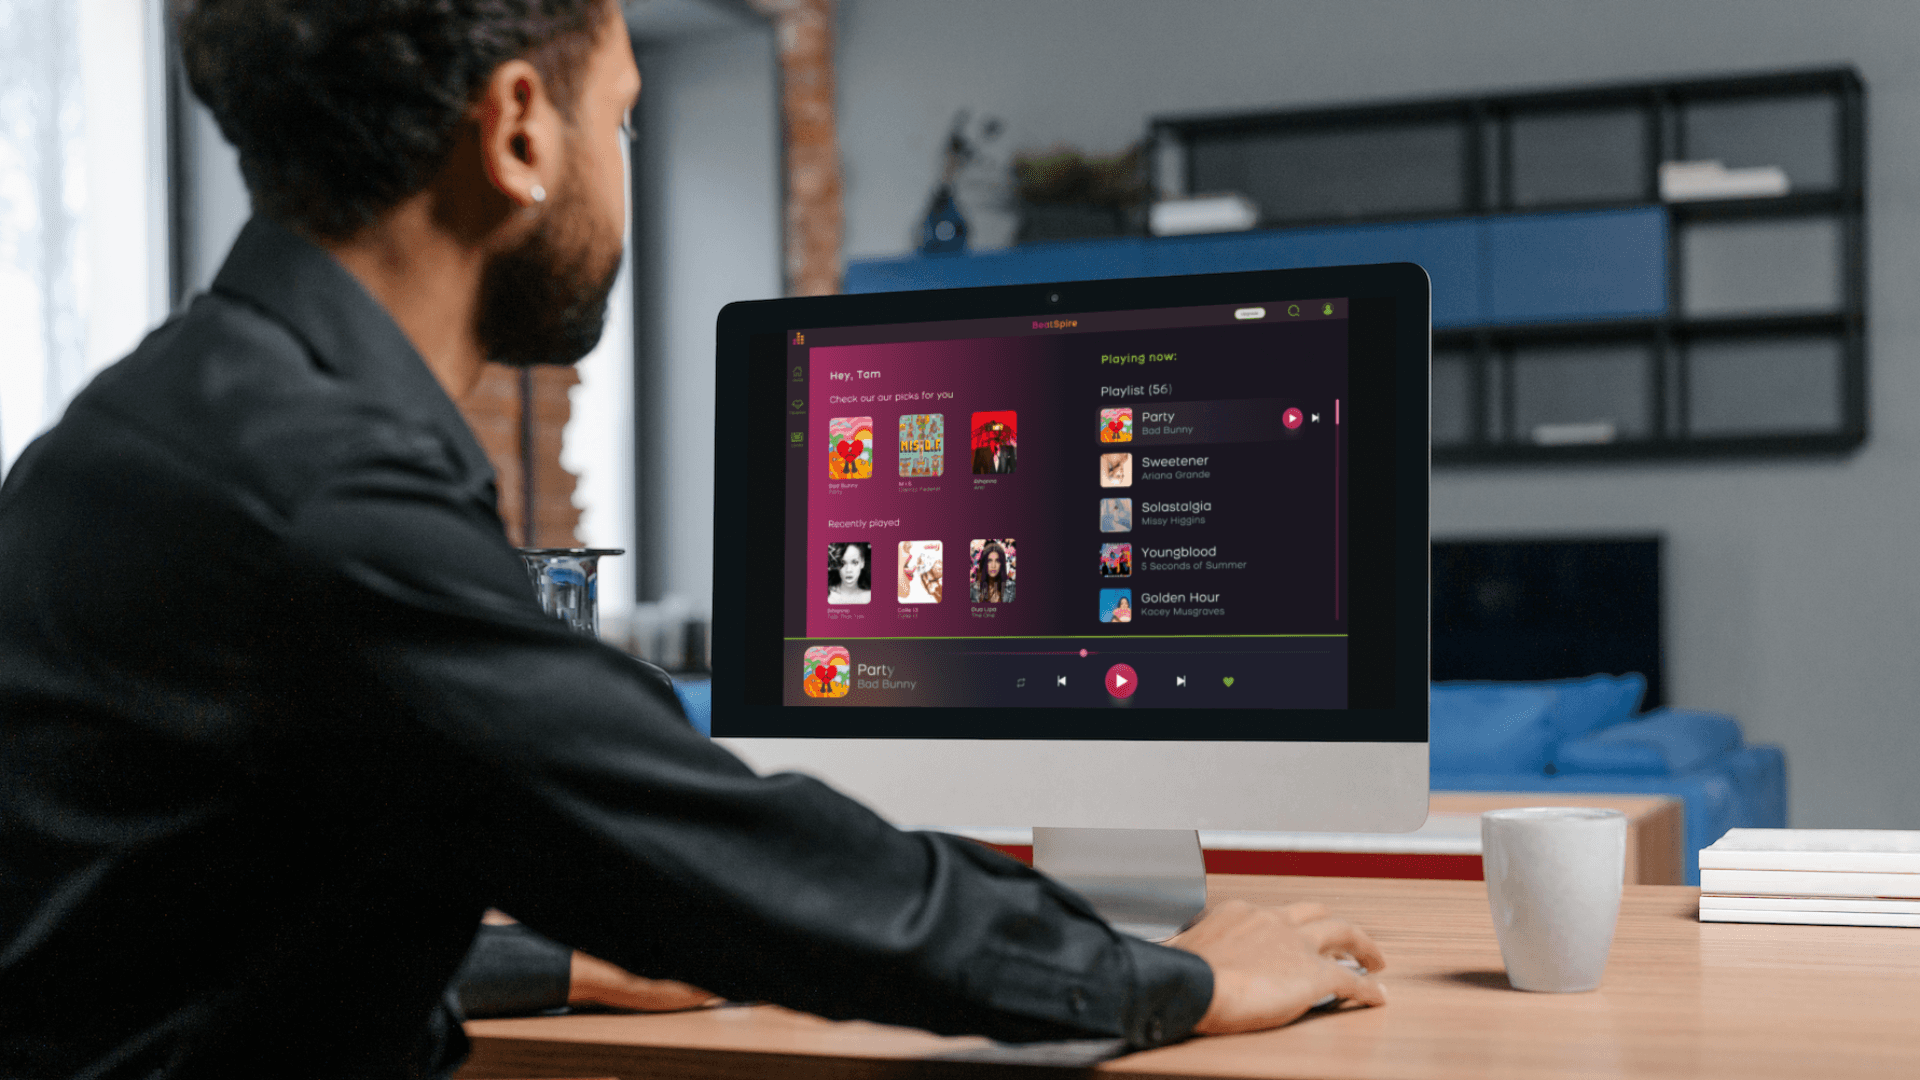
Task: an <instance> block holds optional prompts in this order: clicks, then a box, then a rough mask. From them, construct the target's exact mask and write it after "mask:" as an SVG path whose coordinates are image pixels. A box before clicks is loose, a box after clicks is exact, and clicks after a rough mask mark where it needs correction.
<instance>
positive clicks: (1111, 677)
mask: <svg viewBox="0 0 1920 1080" xmlns="http://www.w3.org/2000/svg"><path fill="white" fill-rule="evenodd" d="M1138 685H1140V677H1139V676H1138V675H1135V674H1134V673H1133V669H1132V668H1130V667H1128V666H1127V665H1125V664H1115V665H1113V666H1112V667H1110V668H1108V669H1107V693H1109V694H1112V695H1113V696H1114V697H1132V696H1133V688H1134V687H1136V686H1138Z"/></svg>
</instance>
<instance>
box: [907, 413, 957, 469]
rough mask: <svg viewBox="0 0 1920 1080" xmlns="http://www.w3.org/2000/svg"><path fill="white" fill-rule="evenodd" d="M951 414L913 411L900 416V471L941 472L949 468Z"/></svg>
mask: <svg viewBox="0 0 1920 1080" xmlns="http://www.w3.org/2000/svg"><path fill="white" fill-rule="evenodd" d="M946 444H947V418H946V416H944V415H943V414H941V413H912V414H909V415H906V416H902V417H901V418H900V475H901V476H939V475H940V474H941V473H942V472H944V471H945V469H946Z"/></svg>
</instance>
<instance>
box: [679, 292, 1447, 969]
mask: <svg viewBox="0 0 1920 1080" xmlns="http://www.w3.org/2000/svg"><path fill="white" fill-rule="evenodd" d="M1429 307H1430V303H1429V285H1428V281H1427V277H1426V274H1425V272H1424V271H1422V270H1421V269H1420V268H1419V267H1417V266H1414V265H1411V264H1391V265H1383V266H1360V267H1336V268H1323V269H1308V270H1282V271H1268V272H1255V273H1235V274H1215V275H1199V276H1187V277H1168V278H1143V279H1131V280H1118V281H1090V282H1071V283H1060V284H1053V285H1015V286H1004V287H992V288H978V289H955V290H939V291H929V292H910V293H882V294H870V295H862V296H833V297H806V298H789V299H781V300H770V301H756V302H750V303H739V304H733V305H730V306H728V307H727V308H726V309H725V310H724V311H723V312H722V313H721V315H720V319H719V326H718V348H719V358H718V359H719V393H718V419H717V425H716V440H717V447H716V476H717V478H718V479H717V485H718V492H717V496H718V497H717V498H716V499H715V505H716V507H717V510H716V515H715V523H714V524H715V529H714V532H715V546H716V559H715V568H716V572H715V580H716V583H715V587H714V605H713V611H714V623H713V635H714V637H713V657H714V675H715V678H714V689H713V714H712V734H713V736H714V737H715V738H716V739H719V740H720V741H721V742H722V743H724V744H725V745H727V746H728V747H729V748H731V749H732V750H734V751H735V752H736V753H738V754H740V755H741V756H742V757H743V758H745V759H746V760H747V761H748V762H749V763H751V764H752V765H754V766H755V767H756V768H758V769H760V770H762V771H780V770H799V771H802V772H806V773H810V774H812V775H815V776H817V777H819V778H821V779H823V780H825V781H827V782H828V783H830V784H833V785H834V786H836V787H838V788H840V789H841V790H843V791H845V792H847V793H848V794H851V795H853V796H855V797H857V798H859V799H861V800H862V801H864V802H866V803H867V804H869V805H870V806H872V807H873V808H874V809H876V810H877V811H878V812H880V813H881V814H882V815H884V816H886V817H887V818H889V819H890V820H892V821H894V822H895V823H896V824H899V825H902V826H905V827H921V828H940V827H949V828H952V827H980V826H1032V827H1034V828H1035V834H1034V847H1035V860H1036V864H1037V865H1039V866H1041V867H1042V868H1043V869H1046V870H1048V871H1050V872H1053V873H1055V874H1056V875H1057V876H1061V877H1062V878H1063V879H1064V880H1066V881H1067V882H1068V883H1069V884H1073V885H1075V886H1076V887H1079V888H1080V889H1081V890H1082V891H1083V892H1084V893H1086V894H1087V895H1088V897H1089V899H1091V900H1092V901H1093V902H1094V903H1095V905H1096V906H1098V907H1100V908H1101V909H1102V911H1103V912H1104V913H1106V914H1107V915H1108V916H1109V917H1110V918H1112V919H1114V920H1115V921H1116V922H1117V923H1118V924H1121V925H1124V926H1126V927H1127V928H1128V929H1131V930H1133V931H1134V932H1136V933H1141V934H1143V935H1146V936H1165V935H1166V934H1167V933H1170V932H1171V931H1172V930H1174V929H1177V928H1178V926H1179V925H1180V924H1181V923H1182V922H1184V921H1185V920H1186V919H1187V918H1190V917H1191V916H1192V915H1193V914H1195V913H1197V911H1198V909H1199V906H1200V905H1201V904H1202V903H1203V902H1204V896H1205V884H1204V877H1203V876H1202V875H1203V870H1202V863H1201V852H1200V849H1199V844H1198V839H1197V835H1196V830H1199V829H1212V830H1221V829H1226V830H1233V829H1239V830H1332V831H1405V830H1411V829H1414V828H1417V827H1418V826H1419V825H1420V823H1421V822H1422V821H1423V820H1424V819H1425V816H1426V808H1427V694H1428V691H1427V688H1428V602H1427V600H1428V591H1427V590H1428V502H1427V461H1428V365H1429V354H1430V339H1431V326H1430V319H1429Z"/></svg>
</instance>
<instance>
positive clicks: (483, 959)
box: [453, 923, 573, 1019]
mask: <svg viewBox="0 0 1920 1080" xmlns="http://www.w3.org/2000/svg"><path fill="white" fill-rule="evenodd" d="M572 982H573V950H572V949H569V948H567V947H566V946H565V945H562V944H560V943H558V942H555V941H549V940H547V939H546V938H543V937H541V936H540V935H539V934H536V933H534V932H533V931H532V930H529V929H527V928H526V927H524V926H520V925H517V924H516V925H512V926H496V925H493V924H491V923H483V924H481V926H480V932H479V933H478V934H476V935H475V936H474V939H473V949H472V950H471V951H469V952H468V953H467V958H466V959H465V960H464V961H462V962H461V964H460V972H459V974H457V975H455V976H454V977H453V995H454V1000H455V1002H457V1003H458V1004H459V1006H460V1015H462V1016H464V1017H466V1018H468V1019H474V1018H478V1017H482V1016H526V1015H528V1014H530V1013H539V1012H546V1011H547V1010H549V1009H558V1008H561V1007H563V1006H565V1005H566V1004H567V992H568V990H569V989H571V986H572Z"/></svg>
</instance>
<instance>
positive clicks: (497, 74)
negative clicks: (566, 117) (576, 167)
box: [475, 60, 564, 210]
mask: <svg viewBox="0 0 1920 1080" xmlns="http://www.w3.org/2000/svg"><path fill="white" fill-rule="evenodd" d="M475 119H476V120H478V121H479V124H480V159H481V162H482V164H483V166H484V167H485V169H486V172H487V180H488V182H489V183H491V184H492V185H493V186H494V188H495V189H497V190H498V191H499V192H500V194H502V195H504V196H506V198H507V200H508V201H509V202H511V203H513V204H514V205H515V206H519V207H522V208H524V209H528V210H532V209H534V208H536V207H538V206H539V204H541V203H543V202H545V201H546V199H547V192H549V191H551V190H552V189H553V186H554V183H555V182H556V181H557V179H558V178H559V176H560V173H561V154H562V153H563V152H564V151H563V149H562V146H561V126H562V125H561V120H560V113H559V111H558V110H557V109H555V108H554V105H553V99H552V98H551V97H549V96H548V89H547V84H546V81H545V80H543V79H542V78H541V77H540V72H539V71H538V70H536V69H535V68H534V66H533V65H532V64H529V63H527V62H526V61H525V60H509V61H507V62H506V63H504V64H501V65H500V66H499V67H498V68H496V69H494V72H493V77H492V78H490V79H488V80H487V84H486V87H485V88H484V89H483V90H482V91H481V93H480V100H479V102H478V103H477V104H476V106H475Z"/></svg>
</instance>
